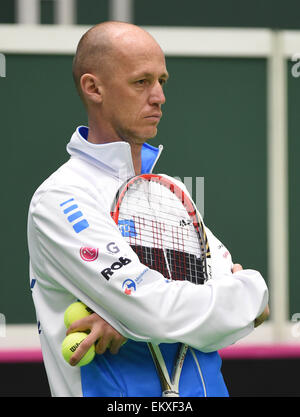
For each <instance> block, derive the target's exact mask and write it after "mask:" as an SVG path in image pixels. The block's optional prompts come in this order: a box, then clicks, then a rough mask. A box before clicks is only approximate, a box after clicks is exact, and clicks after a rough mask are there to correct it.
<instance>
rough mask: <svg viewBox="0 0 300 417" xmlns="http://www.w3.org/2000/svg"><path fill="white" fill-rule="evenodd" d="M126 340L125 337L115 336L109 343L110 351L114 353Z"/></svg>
mask: <svg viewBox="0 0 300 417" xmlns="http://www.w3.org/2000/svg"><path fill="white" fill-rule="evenodd" d="M126 342H127V339H126V338H125V337H123V336H118V337H115V338H114V339H113V340H112V342H111V344H110V349H109V351H110V353H112V354H113V355H116V354H117V353H118V352H119V349H120V348H121V347H122V346H123V345H124V344H125V343H126Z"/></svg>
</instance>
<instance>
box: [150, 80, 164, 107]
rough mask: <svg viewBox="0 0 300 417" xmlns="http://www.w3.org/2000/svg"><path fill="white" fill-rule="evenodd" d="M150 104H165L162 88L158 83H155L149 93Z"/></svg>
mask: <svg viewBox="0 0 300 417" xmlns="http://www.w3.org/2000/svg"><path fill="white" fill-rule="evenodd" d="M149 102H150V104H159V105H162V104H164V103H165V102H166V97H165V94H164V90H163V86H162V85H161V83H160V82H159V81H157V82H156V83H155V84H154V86H153V88H152V90H151V93H150V97H149Z"/></svg>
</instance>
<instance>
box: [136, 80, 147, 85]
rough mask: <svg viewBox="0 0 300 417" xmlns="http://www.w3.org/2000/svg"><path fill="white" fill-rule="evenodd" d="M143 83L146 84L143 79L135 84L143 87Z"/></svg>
mask: <svg viewBox="0 0 300 417" xmlns="http://www.w3.org/2000/svg"><path fill="white" fill-rule="evenodd" d="M145 83H146V80H145V79H143V80H138V81H136V84H139V85H144V84H145Z"/></svg>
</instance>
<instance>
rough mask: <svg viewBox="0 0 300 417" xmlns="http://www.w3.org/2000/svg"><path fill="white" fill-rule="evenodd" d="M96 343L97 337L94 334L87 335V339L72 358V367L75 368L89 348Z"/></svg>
mask: <svg viewBox="0 0 300 417" xmlns="http://www.w3.org/2000/svg"><path fill="white" fill-rule="evenodd" d="M94 343H95V336H94V335H92V334H89V335H87V337H86V338H85V339H84V340H83V341H82V342H81V343H80V345H79V346H78V348H77V349H76V350H75V352H74V353H73V355H72V356H71V358H70V361H69V363H70V365H72V366H75V365H77V363H78V362H79V361H80V359H82V358H83V356H84V355H85V354H86V352H87V351H88V350H89V348H90V347H91V346H92V345H93V344H94Z"/></svg>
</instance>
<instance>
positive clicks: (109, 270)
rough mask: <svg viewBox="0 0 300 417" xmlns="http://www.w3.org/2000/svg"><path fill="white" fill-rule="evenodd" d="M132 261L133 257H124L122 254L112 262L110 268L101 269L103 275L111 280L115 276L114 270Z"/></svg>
mask: <svg viewBox="0 0 300 417" xmlns="http://www.w3.org/2000/svg"><path fill="white" fill-rule="evenodd" d="M130 262H131V259H129V258H124V257H123V256H121V257H120V258H119V259H118V261H116V262H114V263H113V264H111V266H110V267H109V268H105V269H103V270H102V271H101V275H102V276H103V277H104V278H105V279H107V281H109V279H110V278H111V277H112V276H113V274H114V272H115V271H117V270H118V269H121V268H122V267H123V266H124V265H128V264H129V263H130Z"/></svg>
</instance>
